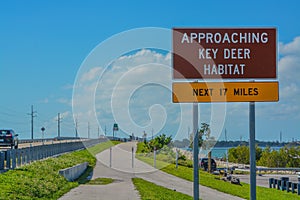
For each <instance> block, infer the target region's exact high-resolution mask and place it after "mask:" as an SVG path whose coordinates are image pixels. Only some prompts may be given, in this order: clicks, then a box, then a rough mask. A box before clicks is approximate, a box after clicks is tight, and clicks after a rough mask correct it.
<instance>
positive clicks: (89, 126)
mask: <svg viewBox="0 0 300 200" xmlns="http://www.w3.org/2000/svg"><path fill="white" fill-rule="evenodd" d="M88 138H90V122H88Z"/></svg>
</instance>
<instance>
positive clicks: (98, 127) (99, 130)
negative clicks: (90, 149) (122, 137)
mask: <svg viewBox="0 0 300 200" xmlns="http://www.w3.org/2000/svg"><path fill="white" fill-rule="evenodd" d="M99 137H100V128H99V126H98V138H99Z"/></svg>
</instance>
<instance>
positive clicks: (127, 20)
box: [0, 0, 300, 141]
mask: <svg viewBox="0 0 300 200" xmlns="http://www.w3.org/2000/svg"><path fill="white" fill-rule="evenodd" d="M298 8H299V3H298V1H289V2H286V1H279V2H274V1H251V2H247V1H245V2H244V1H211V2H210V1H189V2H183V1H172V3H168V2H162V1H132V3H130V4H128V3H126V2H123V1H109V2H104V3H102V2H100V1H58V0H57V1H55V0H53V1H1V3H0V26H1V31H0V44H1V45H0V77H1V79H0V83H1V86H0V89H1V96H2V98H1V102H0V127H2V128H13V129H15V130H16V131H17V132H19V133H20V135H21V137H22V138H29V137H30V116H29V115H27V113H29V112H30V106H31V105H34V109H35V110H36V111H37V117H36V118H35V137H40V136H41V131H40V128H41V127H42V126H45V127H46V136H49V137H53V136H55V135H56V134H57V122H56V121H55V117H56V116H57V113H61V114H62V116H63V120H62V131H61V132H62V134H63V135H66V136H73V135H74V122H73V119H72V114H73V112H72V103H71V102H72V94H73V84H74V83H76V82H77V81H78V79H79V78H80V77H81V75H82V76H83V75H84V74H80V73H79V72H80V67H81V66H83V65H84V63H85V62H88V59H87V58H89V55H90V56H91V54H90V52H92V50H93V49H94V48H95V47H96V46H97V45H99V44H100V43H101V42H103V41H106V40H107V39H108V38H110V37H112V36H113V35H115V34H119V33H121V32H123V31H127V30H131V29H134V28H143V27H161V28H166V29H171V28H172V27H266V26H267V27H277V30H278V42H279V43H280V44H278V45H279V52H280V53H279V58H278V67H279V69H278V77H279V81H280V102H279V103H257V107H256V108H257V109H256V116H257V118H256V119H257V124H256V138H257V139H259V140H279V132H280V131H282V133H283V136H284V140H289V141H291V140H292V138H294V139H297V140H300V136H299V128H300V127H299V122H300V114H299V112H300V105H299V100H300V98H299V94H298V93H299V91H300V90H299V89H300V82H299V80H297V78H298V77H299V75H300V73H299V71H300V70H299V67H300V66H299V63H300V62H298V61H299V60H300V51H299V49H300V42H299V38H298V39H297V37H299V36H300V26H299V20H298V19H299V18H300V16H299V15H300V14H299V11H298ZM158 40H159V38H158ZM127 42H128V43H131V42H132V43H134V42H135V41H134V39H133V41H127ZM116 48H117V47H116ZM136 54H138V52H137V53H136ZM158 54H160V55H158ZM167 55H168V54H167V53H161V52H154V51H144V54H139V55H137V56H136V57H134V55H132V56H131V57H130V55H127V56H125V61H126V59H127V61H126V62H125V61H124V60H123V61H122V60H115V61H112V63H111V69H112V70H116V69H118V68H117V67H118V66H119V67H123V70H124V68H125V67H126V66H128V63H129V64H132V63H135V62H136V60H134V59H135V58H137V59H140V58H143V59H145V60H147V59H148V58H149V59H150V60H151V58H153V56H154V57H155V56H158V57H159V59H157V60H159V62H160V63H162V64H165V65H168V63H167V62H165V60H167V59H168V58H167ZM120 56H122V55H120ZM139 56H140V57H139ZM164 59H165V60H164ZM122 62H123V63H122ZM144 62H145V61H144ZM117 64H118V65H117ZM140 64H142V63H140ZM97 67H104V66H91V67H90V68H89V70H92V69H94V70H96V71H94V72H99V71H97V69H100V68H97ZM144 67H145V66H144ZM126 69H127V68H126ZM143 69H144V68H143ZM128 70H129V68H128ZM136 70H138V69H136ZM146 70H147V68H146ZM121 71H122V70H121ZM88 72H93V71H86V73H88ZM117 72H120V71H117ZM132 72H133V74H134V73H135V72H138V71H132ZM82 73H83V72H82ZM148 73H150V72H148ZM95 74H97V73H94V75H95ZM87 75H88V74H87ZM153 76H155V75H153ZM76 77H77V78H78V79H76ZM85 77H88V76H85ZM141 77H142V78H144V79H147V78H149V77H151V76H141ZM92 78H97V77H92ZM125 78H126V77H125ZM103 81H105V79H104V80H103ZM101 86H102V85H99V83H98V86H97V88H99V90H97V91H98V92H96V94H101V92H102V91H101ZM144 89H145V91H144V92H146V93H149V91H148V90H150V93H151V91H152V92H153V91H159V92H162V95H163V94H167V93H168V91H167V90H164V89H159V90H156V89H155V87H154V86H149V87H146V88H144ZM139 91H140V92H143V91H142V90H137V91H136V92H135V93H134V95H133V96H132V99H131V101H130V103H129V104H130V109H129V110H131V112H132V115H133V116H134V117H133V121H134V122H135V123H137V124H138V123H141V124H140V126H142V127H143V128H144V129H146V130H145V131H146V132H147V133H149V134H150V132H151V130H152V128H151V126H153V127H155V126H158V127H159V126H161V124H159V123H160V121H158V122H157V123H158V124H155V120H154V122H153V124H151V123H150V122H151V120H150V119H151V116H153V117H154V118H155V116H159V117H162V121H164V120H165V122H166V124H165V126H163V128H162V130H161V131H163V132H167V133H169V134H170V132H176V131H178V124H177V125H176V124H175V123H174V122H177V121H176V120H175V118H174V119H173V118H172V117H171V118H168V117H166V116H165V115H164V114H161V113H160V112H163V113H165V114H169V113H171V116H173V117H174V116H177V115H178V113H177V111H178V109H179V108H178V107H175V108H174V109H173V108H171V107H172V105H170V102H171V99H169V102H168V99H167V98H166V99H165V98H161V100H162V102H156V101H155V99H149V101H147V102H144V101H143V99H142V100H141V98H143V96H144V95H141V94H142V93H141V94H139ZM97 98H100V99H99V100H98V99H97V102H100V103H98V104H99V105H98V104H97V105H98V106H97V105H96V110H97V112H98V114H99V115H100V116H98V120H100V127H101V129H103V130H104V128H105V126H106V127H107V131H108V132H111V131H110V129H111V127H112V123H113V122H114V119H113V117H109V115H107V116H106V115H101V113H105V109H108V107H109V104H108V107H105V106H103V107H101V100H103V99H104V98H103V99H101V96H99V97H98V96H97ZM133 102H135V103H133ZM106 103H107V102H106ZM143 103H144V104H143ZM150 103H152V104H154V105H155V106H154V107H152V108H151V109H152V111H151V112H150V114H148V113H147V111H144V112H145V113H147V114H143V115H141V116H139V115H138V114H137V113H140V112H138V109H139V108H140V107H141V108H142V109H143V108H145V107H147V110H148V108H150V107H151V105H150ZM157 104H161V106H159V105H157ZM134 105H136V107H135V106H134ZM138 105H139V106H140V107H138ZM164 105H165V107H164ZM99 106H100V107H99ZM143 106H145V107H143ZM219 106H220V105H219ZM162 107H164V108H165V111H163V109H162ZM211 107H212V106H211V105H208V104H205V105H201V106H200V110H202V111H203V112H202V114H203V116H202V117H201V119H203V121H207V122H210V117H208V115H209V116H210V113H211V110H212V108H211ZM101 109H102V110H101ZM103 109H104V110H103ZM151 109H150V110H151ZM184 109H185V108H184ZM188 109H189V108H187V110H186V112H188ZM108 110H109V109H108ZM87 112H88V111H87ZM178 112H179V111H178ZM182 112H184V110H183V111H182ZM206 112H207V113H208V114H207V115H206ZM247 112H248V104H246V103H242V104H241V103H235V104H233V103H230V104H227V110H226V113H227V114H226V117H225V124H224V126H223V129H222V130H221V131H220V134H218V136H220V139H224V129H225V128H226V129H227V134H228V136H229V139H234V140H235V139H240V138H241V137H242V138H243V139H248V121H247ZM77 114H78V113H77ZM78 115H79V114H78ZM149 115H150V117H149ZM101 117H102V118H101ZM177 117H178V116H177ZM85 119H86V118H83V119H79V120H78V124H79V127H80V128H81V129H82V132H85V130H86V129H87V121H86V120H85ZM103 119H108V121H105V122H103ZM119 120H121V121H120V122H122V120H125V119H119ZM102 122H103V123H102ZM171 122H173V123H171ZM149 123H150V125H149ZM147 124H148V126H147ZM172 124H173V125H172ZM212 124H213V123H212ZM120 125H121V126H122V124H120ZM90 126H91V127H90V128H91V132H93V134H96V131H97V127H98V124H97V123H96V122H91V124H90ZM189 126H190V125H188V124H186V125H185V126H184V127H182V130H180V131H181V132H182V133H179V135H180V136H179V138H182V137H184V136H185V135H187V133H186V132H187V131H188V127H189ZM123 127H124V131H125V130H126V131H129V130H127V129H128V127H127V128H126V126H125V125H123ZM153 129H154V132H155V133H156V132H157V133H159V132H158V131H157V130H155V129H160V128H153ZM175 129H176V131H175ZM103 130H101V131H103ZM126 131H125V132H126ZM132 131H133V130H132ZM135 131H136V132H140V130H139V129H137V130H135ZM183 132H184V133H183ZM83 134H84V133H83ZM136 134H137V135H138V134H139V133H136Z"/></svg>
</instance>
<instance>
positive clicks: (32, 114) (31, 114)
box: [28, 105, 36, 140]
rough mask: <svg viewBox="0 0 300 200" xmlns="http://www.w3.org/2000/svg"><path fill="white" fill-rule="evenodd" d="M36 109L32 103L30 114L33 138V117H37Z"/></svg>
mask: <svg viewBox="0 0 300 200" xmlns="http://www.w3.org/2000/svg"><path fill="white" fill-rule="evenodd" d="M35 113H36V111H33V105H31V113H28V115H30V116H31V139H32V140H33V118H34V117H36V115H35Z"/></svg>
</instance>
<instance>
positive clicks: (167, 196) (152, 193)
mask: <svg viewBox="0 0 300 200" xmlns="http://www.w3.org/2000/svg"><path fill="white" fill-rule="evenodd" d="M132 181H133V184H134V185H135V187H136V188H137V190H138V191H139V193H140V196H141V199H142V200H174V199H176V200H192V199H193V198H192V197H191V196H188V195H186V194H182V193H179V192H176V191H173V190H170V189H167V188H164V187H161V186H158V185H156V184H153V183H151V182H148V181H145V180H143V179H140V178H133V179H132Z"/></svg>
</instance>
